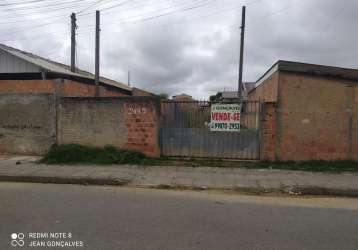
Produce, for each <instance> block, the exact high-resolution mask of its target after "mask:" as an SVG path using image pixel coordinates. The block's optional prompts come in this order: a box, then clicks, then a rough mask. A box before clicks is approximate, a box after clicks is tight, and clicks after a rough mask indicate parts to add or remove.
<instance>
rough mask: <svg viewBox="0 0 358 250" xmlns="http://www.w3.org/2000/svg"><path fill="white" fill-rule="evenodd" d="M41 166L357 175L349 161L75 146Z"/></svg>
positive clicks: (53, 153) (56, 151) (54, 151)
mask: <svg viewBox="0 0 358 250" xmlns="http://www.w3.org/2000/svg"><path fill="white" fill-rule="evenodd" d="M40 162H41V163H45V164H100V165H105V164H132V165H133V164H135V165H142V166H184V167H219V168H220V167H226V168H246V169H281V170H301V171H310V172H334V173H339V172H358V162H353V161H302V162H294V161H289V162H265V161H257V162H249V161H225V160H208V159H186V160H183V159H172V158H147V157H145V156H144V155H143V154H142V153H139V152H136V151H131V150H121V149H117V148H115V147H113V146H106V147H104V148H97V147H89V146H81V145H76V144H68V145H60V146H58V145H53V146H52V147H51V148H50V150H49V151H48V153H47V154H46V155H45V156H44V157H43V159H42V160H41V161H40Z"/></svg>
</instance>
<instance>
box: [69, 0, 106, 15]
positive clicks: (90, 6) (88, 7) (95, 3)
mask: <svg viewBox="0 0 358 250" xmlns="http://www.w3.org/2000/svg"><path fill="white" fill-rule="evenodd" d="M103 1H105V0H98V1H96V2H94V3H93V4H90V5H89V6H87V7H86V8H84V9H82V10H80V11H78V12H77V13H76V14H77V15H78V14H81V13H82V12H84V11H86V10H89V9H90V8H92V7H95V6H96V5H98V4H100V3H101V2H103Z"/></svg>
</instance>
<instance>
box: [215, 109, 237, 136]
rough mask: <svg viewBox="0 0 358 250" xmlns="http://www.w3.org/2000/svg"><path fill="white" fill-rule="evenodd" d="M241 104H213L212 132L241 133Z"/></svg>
mask: <svg viewBox="0 0 358 250" xmlns="http://www.w3.org/2000/svg"><path fill="white" fill-rule="evenodd" d="M240 119H241V105H240V104H222V103H220V104H219V103H218V104H213V105H212V106H211V122H210V130H211V131H229V132H230V131H231V132H237V131H240Z"/></svg>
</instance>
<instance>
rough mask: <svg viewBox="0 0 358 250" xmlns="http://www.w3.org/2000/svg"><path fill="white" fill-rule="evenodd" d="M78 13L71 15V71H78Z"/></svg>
mask: <svg viewBox="0 0 358 250" xmlns="http://www.w3.org/2000/svg"><path fill="white" fill-rule="evenodd" d="M76 28H77V24H76V14H75V13H72V15H71V72H76Z"/></svg>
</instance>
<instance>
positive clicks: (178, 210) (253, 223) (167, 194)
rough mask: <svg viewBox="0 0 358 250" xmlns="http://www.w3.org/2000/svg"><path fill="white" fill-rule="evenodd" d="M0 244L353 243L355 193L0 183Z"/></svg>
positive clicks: (357, 245)
mask: <svg viewBox="0 0 358 250" xmlns="http://www.w3.org/2000/svg"><path fill="white" fill-rule="evenodd" d="M13 233H17V235H16V236H18V237H20V238H22V236H24V239H23V240H24V244H25V245H24V246H23V247H12V246H11V242H12V243H13V244H18V243H19V242H20V239H19V238H16V239H15V241H12V238H11V235H12V234H13ZM19 233H20V234H19ZM21 233H23V234H24V235H21ZM34 233H42V234H41V235H39V234H34ZM51 233H58V234H57V235H54V234H51ZM60 233H65V234H60ZM36 237H37V238H36ZM56 237H57V238H56ZM58 237H62V239H61V238H58ZM63 237H66V238H63ZM20 243H21V242H20ZM29 244H33V245H40V246H36V247H29ZM41 244H45V246H46V245H47V244H59V247H57V248H54V247H52V248H46V247H42V246H41ZM66 244H77V245H78V247H61V246H66ZM81 244H84V246H83V247H80V246H81ZM0 249H99V250H105V249H155V250H159V249H205V250H206V249H215V250H216V249H220V250H221V249H255V250H256V249H275V250H278V249H285V250H286V249H299V250H302V249H314V250H318V249H324V250H328V249H334V250H338V249H344V250H349V249H358V199H348V198H290V197H255V196H244V195H233V194H218V193H207V192H191V191H190V192H189V191H168V190H145V189H131V188H121V187H100V186H76V185H53V184H23V183H0Z"/></svg>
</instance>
